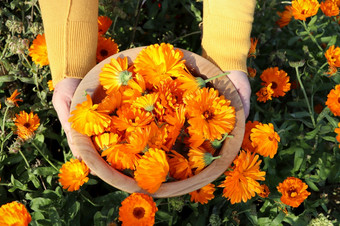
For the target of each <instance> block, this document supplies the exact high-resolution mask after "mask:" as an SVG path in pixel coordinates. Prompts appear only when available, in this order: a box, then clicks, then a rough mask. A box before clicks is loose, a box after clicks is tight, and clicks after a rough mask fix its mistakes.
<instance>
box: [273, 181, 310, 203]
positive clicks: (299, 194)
mask: <svg viewBox="0 0 340 226" xmlns="http://www.w3.org/2000/svg"><path fill="white" fill-rule="evenodd" d="M307 188H308V185H307V184H305V183H303V182H302V181H301V180H300V179H299V178H296V177H288V178H287V179H286V180H284V181H283V182H282V183H279V186H277V190H278V191H279V192H280V193H281V194H282V196H281V202H283V203H284V204H286V205H289V206H292V207H298V206H300V204H301V203H302V202H303V201H304V200H305V199H306V198H307V197H308V196H309V195H310V192H308V191H307Z"/></svg>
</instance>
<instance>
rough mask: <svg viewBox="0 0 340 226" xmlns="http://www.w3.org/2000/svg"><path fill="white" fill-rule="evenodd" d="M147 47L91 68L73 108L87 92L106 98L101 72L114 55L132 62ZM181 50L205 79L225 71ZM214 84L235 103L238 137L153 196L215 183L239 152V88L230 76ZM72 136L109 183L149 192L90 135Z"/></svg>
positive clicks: (241, 118)
mask: <svg viewBox="0 0 340 226" xmlns="http://www.w3.org/2000/svg"><path fill="white" fill-rule="evenodd" d="M143 48H145V47H138V48H134V49H129V50H126V51H123V52H120V53H118V54H115V55H113V56H111V57H109V58H107V59H105V60H104V61H102V62H100V63H99V64H97V65H96V66H95V67H94V68H93V69H92V70H91V71H89V73H88V74H87V75H86V76H85V77H84V79H83V80H82V81H81V83H80V84H79V86H78V88H77V90H76V92H75V94H74V97H73V99H72V104H71V111H73V110H74V109H75V106H76V105H77V104H79V103H82V102H83V101H85V100H86V96H85V95H84V94H85V91H86V93H88V94H90V95H91V97H92V99H93V100H94V102H95V103H98V102H99V101H100V100H101V99H102V98H103V93H104V92H103V89H102V87H101V85H100V83H99V73H100V72H101V68H102V67H103V66H104V64H107V63H109V62H110V60H111V58H117V57H125V56H127V57H128V58H129V61H130V62H132V61H133V60H134V59H135V58H136V56H137V54H138V53H139V52H140V51H141V50H142V49H143ZM181 51H183V53H184V59H185V60H186V65H187V67H188V68H189V69H190V70H191V71H192V72H193V74H195V75H199V76H201V77H203V78H210V77H212V76H215V75H218V74H220V73H222V71H221V70H220V69H219V68H218V67H216V66H215V65H214V64H213V63H211V62H210V61H208V60H206V59H205V58H203V57H201V56H199V55H197V54H195V53H192V52H189V51H186V50H182V49H181ZM212 83H213V85H214V87H215V88H216V89H217V90H219V92H220V94H223V95H225V97H226V98H227V99H229V100H231V105H232V106H234V107H235V110H236V125H235V128H234V130H233V131H232V133H231V134H232V135H233V136H234V137H233V138H228V139H226V141H225V142H224V143H223V146H222V149H221V151H220V155H221V158H219V159H217V160H215V161H214V162H213V163H212V164H211V165H209V166H208V167H207V168H206V169H204V170H203V171H202V172H200V173H199V174H197V175H195V176H193V177H191V178H188V179H186V180H182V181H176V182H167V183H163V184H162V185H161V187H160V188H159V190H158V191H157V192H156V193H154V194H150V195H151V196H153V197H156V198H165V197H174V196H180V195H184V194H187V193H189V192H192V191H195V190H197V189H199V188H201V187H203V186H205V185H207V184H209V183H211V182H212V181H214V180H215V179H217V178H218V177H219V176H220V175H221V174H223V173H224V172H225V170H226V169H227V168H228V167H229V166H230V164H231V163H232V161H233V160H234V158H235V157H236V155H237V154H238V152H239V150H240V147H241V144H242V140H243V136H244V129H245V116H244V112H243V106H242V101H241V99H240V97H239V94H238V92H237V90H236V89H235V87H234V86H233V84H232V82H231V81H230V80H229V79H228V77H227V76H224V77H222V78H219V79H215V80H214V81H212ZM71 136H72V139H73V141H74V143H75V146H76V147H77V149H78V152H79V154H80V156H81V158H82V159H83V160H84V161H85V163H86V164H87V165H88V167H89V168H90V169H91V171H93V172H94V173H95V174H96V175H97V176H98V177H99V178H101V179H102V180H103V181H105V182H106V183H108V184H110V185H112V186H114V187H116V188H118V189H120V190H123V191H126V192H129V193H133V192H142V193H147V192H146V191H144V190H142V189H141V188H140V187H138V185H137V183H136V181H135V180H134V179H133V178H131V177H128V176H126V175H124V174H122V173H120V172H119V171H117V170H115V169H114V168H112V167H111V166H110V165H109V164H108V163H107V162H106V161H105V160H104V159H103V158H102V157H101V156H100V155H99V153H98V152H97V151H96V149H95V147H94V146H93V144H92V141H91V139H90V138H89V137H87V136H86V135H83V134H80V133H78V132H77V131H75V130H73V129H72V131H71Z"/></svg>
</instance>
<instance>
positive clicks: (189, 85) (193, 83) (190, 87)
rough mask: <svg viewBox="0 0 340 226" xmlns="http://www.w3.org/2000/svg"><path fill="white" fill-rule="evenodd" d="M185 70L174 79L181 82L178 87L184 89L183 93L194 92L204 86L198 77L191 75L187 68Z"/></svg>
mask: <svg viewBox="0 0 340 226" xmlns="http://www.w3.org/2000/svg"><path fill="white" fill-rule="evenodd" d="M185 72H186V73H184V74H182V75H181V76H179V77H178V78H177V79H176V80H177V81H179V82H180V84H181V85H180V86H179V88H180V89H183V90H185V93H191V92H195V91H196V90H197V89H200V88H203V87H205V83H204V86H202V84H201V83H200V81H199V79H198V78H196V77H195V76H193V75H192V74H191V73H190V72H189V71H188V70H187V69H186V70H185Z"/></svg>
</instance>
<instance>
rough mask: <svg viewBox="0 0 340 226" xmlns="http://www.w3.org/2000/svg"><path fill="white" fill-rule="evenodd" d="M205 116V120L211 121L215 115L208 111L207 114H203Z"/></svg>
mask: <svg viewBox="0 0 340 226" xmlns="http://www.w3.org/2000/svg"><path fill="white" fill-rule="evenodd" d="M203 116H204V118H206V119H208V120H209V119H212V117H213V114H212V113H211V112H210V111H208V110H206V111H205V112H203Z"/></svg>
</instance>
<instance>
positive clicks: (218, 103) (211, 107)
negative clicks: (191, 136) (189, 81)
mask: <svg viewBox="0 0 340 226" xmlns="http://www.w3.org/2000/svg"><path fill="white" fill-rule="evenodd" d="M185 103H186V104H187V107H186V112H187V114H188V117H189V120H188V123H189V124H190V126H191V127H192V129H193V130H196V131H197V133H199V134H202V136H203V137H204V138H206V139H208V140H211V141H213V140H215V139H218V140H220V139H222V135H223V134H225V133H230V132H231V131H232V130H233V129H234V125H235V120H236V119H235V108H234V107H233V106H231V105H230V103H231V101H230V100H228V99H225V97H224V96H223V95H221V96H219V93H218V91H217V90H215V89H213V88H203V89H199V90H197V91H196V92H194V93H192V94H190V95H188V96H187V98H186V100H185Z"/></svg>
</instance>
